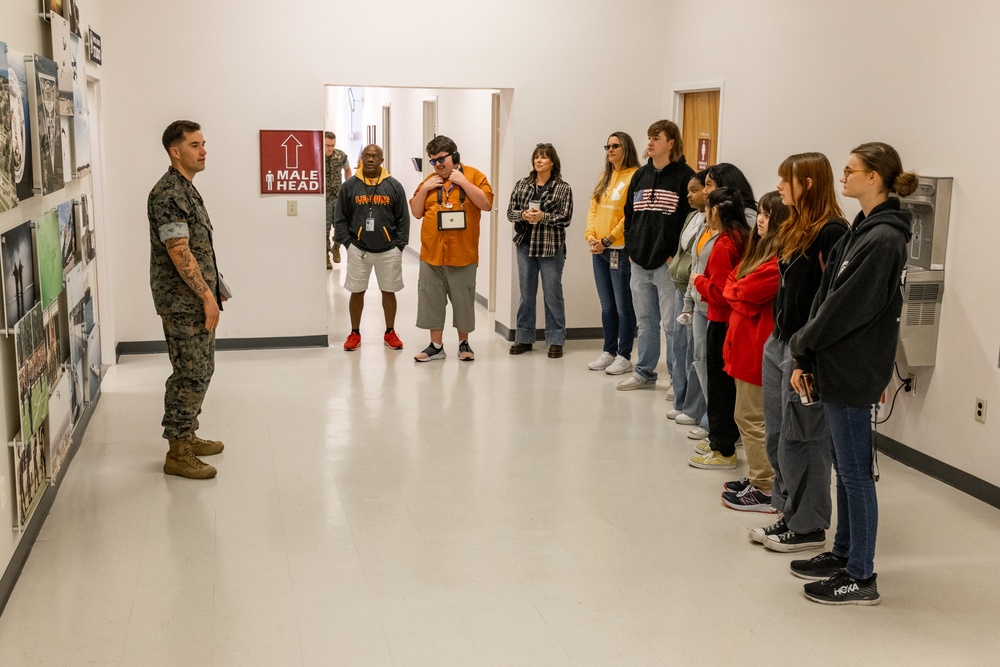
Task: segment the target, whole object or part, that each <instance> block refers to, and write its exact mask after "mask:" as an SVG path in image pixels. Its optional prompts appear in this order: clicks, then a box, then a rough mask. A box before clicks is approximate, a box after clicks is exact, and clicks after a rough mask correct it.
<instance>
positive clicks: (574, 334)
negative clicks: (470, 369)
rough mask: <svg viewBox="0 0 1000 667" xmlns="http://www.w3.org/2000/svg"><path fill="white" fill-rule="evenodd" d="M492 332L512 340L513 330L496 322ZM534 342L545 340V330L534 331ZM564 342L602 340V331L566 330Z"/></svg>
mask: <svg viewBox="0 0 1000 667" xmlns="http://www.w3.org/2000/svg"><path fill="white" fill-rule="evenodd" d="M493 330H494V331H495V332H496V333H498V334H500V335H501V336H503V338H504V340H509V341H513V340H514V330H513V329H510V328H508V327H507V326H506V325H504V324H503V323H501V322H500V321H498V320H494V321H493ZM535 340H545V329H535ZM566 340H604V329H602V328H600V327H579V328H576V329H566Z"/></svg>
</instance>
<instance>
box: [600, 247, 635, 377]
mask: <svg viewBox="0 0 1000 667" xmlns="http://www.w3.org/2000/svg"><path fill="white" fill-rule="evenodd" d="M612 252H617V253H618V268H617V269H612V268H611V253H612ZM593 257H594V260H593V262H594V282H595V283H596V284H597V296H598V297H599V298H600V300H601V324H602V325H603V327H604V351H605V352H607V353H608V354H614V355H618V356H622V357H625V358H626V359H631V358H632V343H633V342H634V341H635V309H634V308H633V306H632V290H631V288H630V287H629V280H630V279H631V278H632V262H630V261H629V259H628V253H627V252H626V251H625V249H624V248H619V249H617V250H611V249H610V248H607V249H605V250H604V252H602V253H601V254H600V255H594V256H593Z"/></svg>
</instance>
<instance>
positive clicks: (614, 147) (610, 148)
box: [604, 144, 622, 151]
mask: <svg viewBox="0 0 1000 667" xmlns="http://www.w3.org/2000/svg"><path fill="white" fill-rule="evenodd" d="M621 147H622V145H621V144H604V150H606V151H616V150H618V149H619V148H621Z"/></svg>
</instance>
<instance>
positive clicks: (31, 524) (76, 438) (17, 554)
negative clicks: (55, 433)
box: [0, 390, 101, 615]
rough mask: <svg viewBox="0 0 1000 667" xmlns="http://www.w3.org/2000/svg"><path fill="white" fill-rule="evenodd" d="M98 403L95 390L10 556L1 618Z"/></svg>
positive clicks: (0, 582) (2, 580)
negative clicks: (52, 479) (60, 460)
mask: <svg viewBox="0 0 1000 667" xmlns="http://www.w3.org/2000/svg"><path fill="white" fill-rule="evenodd" d="M100 400H101V392H100V390H98V392H97V397H96V398H95V399H94V400H93V401H91V402H90V405H88V406H87V407H86V408H84V410H83V414H82V415H80V421H79V422H77V424H76V427H75V428H74V429H73V439H72V441H71V442H70V446H69V451H68V452H66V460H65V461H63V464H62V468H60V470H59V475H58V476H57V477H56V479H55V481H54V482H52V483H51V484H49V486H48V488H47V489H45V492H44V493H42V498H41V500H39V501H38V507H36V508H35V513H34V514H32V515H31V518H30V519H29V520H28V525H27V526H25V528H24V532H23V533H21V541H20V542H18V543H17V547H16V548H15V549H14V553H13V554H12V555H11V558H10V563H8V564H7V569H6V570H5V571H4V573H3V576H2V577H0V615H2V614H3V610H4V607H6V606H7V601H8V600H9V599H10V596H11V594H12V593H13V592H14V586H15V585H16V584H17V579H18V577H20V576H21V570H23V569H24V564H25V563H27V562H28V556H29V555H30V554H31V548H32V547H33V546H35V540H36V539H37V538H38V533H40V532H41V530H42V524H44V523H45V517H46V516H48V514H49V510H50V509H52V503H54V502H55V501H56V494H58V493H59V485H60V484H62V480H63V478H64V477H65V476H66V471H67V470H69V466H70V464H71V463H73V457H75V456H76V452H77V450H79V449H80V442H81V441H82V440H83V434H84V433H86V432H87V425H88V424H89V423H90V418H91V417H92V416H93V415H94V410H96V409H97V402H98V401H100ZM5 449H6V448H5ZM11 502H13V499H11Z"/></svg>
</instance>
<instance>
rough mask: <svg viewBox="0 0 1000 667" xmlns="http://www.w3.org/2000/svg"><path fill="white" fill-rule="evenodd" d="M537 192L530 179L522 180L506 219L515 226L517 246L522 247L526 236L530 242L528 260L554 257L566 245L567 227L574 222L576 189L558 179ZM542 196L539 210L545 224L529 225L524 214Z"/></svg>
mask: <svg viewBox="0 0 1000 667" xmlns="http://www.w3.org/2000/svg"><path fill="white" fill-rule="evenodd" d="M546 185H547V186H548V187H544V188H538V187H536V186H535V180H534V179H533V178H531V177H530V176H528V177H526V178H522V179H521V180H519V181H518V182H517V184H516V185H515V186H514V191H513V192H511V194H510V204H508V206H507V219H508V220H510V221H511V222H512V223H514V243H516V244H520V243H521V242H522V241H523V239H524V236H525V234H530V235H531V236H530V239H529V241H528V256H529V257H555V254H556V252H557V251H558V250H559V249H560V248H562V247H563V245H564V244H565V243H566V227H567V226H569V223H570V220H571V219H572V218H573V189H572V188H570V186H569V183H567V182H566V181H563V180H562V179H556V180H553V181H550V182H549V183H548V184H546ZM539 194H540V195H541V197H540V198H539V200H540V202H541V203H540V204H539V209H540V210H541V211H542V220H541V222H539V223H538V224H536V225H531V224H528V222H527V221H526V220H523V219H522V218H521V214H522V213H524V212H525V211H526V210H528V203H529V202H530V201H531V200H532V199H535V198H537V197H538V195H539Z"/></svg>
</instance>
